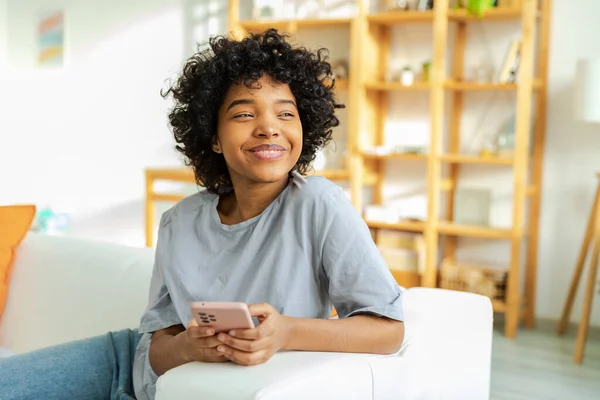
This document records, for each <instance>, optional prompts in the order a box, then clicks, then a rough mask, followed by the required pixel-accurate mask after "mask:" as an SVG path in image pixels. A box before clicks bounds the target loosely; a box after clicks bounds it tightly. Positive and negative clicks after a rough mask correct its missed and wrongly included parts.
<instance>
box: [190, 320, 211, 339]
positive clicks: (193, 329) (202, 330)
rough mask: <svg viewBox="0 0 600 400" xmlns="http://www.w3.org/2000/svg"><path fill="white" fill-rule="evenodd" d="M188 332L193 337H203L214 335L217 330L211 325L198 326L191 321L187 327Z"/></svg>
mask: <svg viewBox="0 0 600 400" xmlns="http://www.w3.org/2000/svg"><path fill="white" fill-rule="evenodd" d="M187 330H188V334H189V335H190V336H191V337H193V338H203V337H209V336H213V335H214V334H215V330H214V329H213V328H211V327H205V326H198V325H193V324H192V323H190V324H189V325H188V327H187Z"/></svg>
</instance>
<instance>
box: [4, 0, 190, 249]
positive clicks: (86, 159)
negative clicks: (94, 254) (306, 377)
mask: <svg viewBox="0 0 600 400" xmlns="http://www.w3.org/2000/svg"><path fill="white" fill-rule="evenodd" d="M7 5H8V15H9V18H8V33H9V35H8V42H9V46H8V68H7V70H5V71H4V72H3V73H2V74H1V77H0V86H1V87H2V94H1V95H0V96H2V97H1V99H2V104H1V108H0V109H1V110H2V111H1V112H0V134H1V141H0V181H1V182H2V186H1V188H0V203H16V202H33V203H36V204H38V205H39V206H43V205H50V206H52V207H53V208H55V209H57V210H61V211H67V212H68V213H69V214H70V215H71V217H72V218H73V234H75V235H80V236H87V237H93V238H97V239H101V240H114V241H118V242H122V243H127V244H131V245H142V244H143V203H142V199H143V191H144V182H143V168H144V167H146V166H154V165H159V166H160V165H179V161H178V160H179V159H178V156H177V155H176V154H175V152H174V150H172V146H173V143H172V138H171V135H170V133H169V131H168V129H167V125H166V113H167V109H168V107H169V103H168V101H165V100H163V99H162V98H161V96H160V94H159V92H160V90H161V88H163V87H165V81H166V79H167V78H169V77H171V76H172V75H173V73H174V72H176V71H177V70H178V69H179V67H180V65H181V63H182V60H183V58H182V57H183V54H184V52H183V45H184V40H183V8H182V1H181V0H169V1H165V0H150V1H149V0H136V1H125V2H123V1H119V0H108V1H91V0H86V1H82V0H8V3H7ZM55 8H62V9H63V10H64V11H65V13H66V22H65V23H66V46H67V47H66V66H65V68H63V69H60V70H41V69H39V68H36V66H35V54H36V53H35V50H36V48H35V46H36V42H35V27H36V21H37V18H38V15H39V13H40V11H44V10H53V9H55Z"/></svg>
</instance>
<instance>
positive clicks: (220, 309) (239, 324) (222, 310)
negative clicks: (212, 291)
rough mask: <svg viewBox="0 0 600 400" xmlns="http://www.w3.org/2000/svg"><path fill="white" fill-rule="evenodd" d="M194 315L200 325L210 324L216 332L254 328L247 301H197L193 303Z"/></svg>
mask: <svg viewBox="0 0 600 400" xmlns="http://www.w3.org/2000/svg"><path fill="white" fill-rule="evenodd" d="M192 315H193V316H194V319H195V320H196V322H197V323H198V326H210V327H211V328H214V329H215V332H226V331H230V330H232V329H251V328H254V323H253V322H252V316H251V315H250V311H249V310H248V306H247V305H246V304H245V303H237V302H208V301H206V302H204V301H196V302H193V303H192Z"/></svg>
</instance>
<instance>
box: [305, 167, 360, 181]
mask: <svg viewBox="0 0 600 400" xmlns="http://www.w3.org/2000/svg"><path fill="white" fill-rule="evenodd" d="M306 175H307V176H322V177H324V178H327V179H329V180H332V181H345V180H347V179H350V171H348V170H347V169H323V170H316V171H310V172H309V173H308V174H306Z"/></svg>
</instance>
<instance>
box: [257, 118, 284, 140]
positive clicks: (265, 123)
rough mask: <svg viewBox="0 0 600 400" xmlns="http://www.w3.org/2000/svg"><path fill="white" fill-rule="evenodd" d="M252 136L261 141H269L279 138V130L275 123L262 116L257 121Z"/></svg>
mask: <svg viewBox="0 0 600 400" xmlns="http://www.w3.org/2000/svg"><path fill="white" fill-rule="evenodd" d="M254 136H256V137H259V138H261V139H270V138H272V137H278V136H279V128H278V127H277V124H276V123H275V121H273V119H272V118H269V117H268V116H264V117H263V118H261V119H260V120H259V121H258V124H257V125H256V128H255V129H254Z"/></svg>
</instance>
